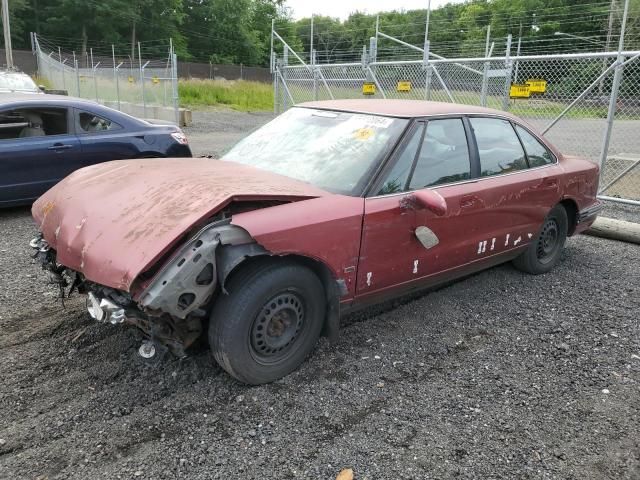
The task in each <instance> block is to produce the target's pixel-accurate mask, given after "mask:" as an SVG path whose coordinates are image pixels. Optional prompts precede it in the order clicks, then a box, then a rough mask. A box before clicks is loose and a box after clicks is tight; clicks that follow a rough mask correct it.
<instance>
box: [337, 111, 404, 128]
mask: <svg viewBox="0 0 640 480" xmlns="http://www.w3.org/2000/svg"><path fill="white" fill-rule="evenodd" d="M392 123H393V118H387V117H378V116H376V115H360V114H356V115H354V116H353V117H351V118H350V119H349V120H347V121H346V122H345V125H348V126H349V127H351V128H353V129H354V130H359V129H362V128H367V127H370V128H376V129H381V128H388V127H389V126H390V125H391V124H392Z"/></svg>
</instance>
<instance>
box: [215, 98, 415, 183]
mask: <svg viewBox="0 0 640 480" xmlns="http://www.w3.org/2000/svg"><path fill="white" fill-rule="evenodd" d="M407 123H408V120H405V119H398V118H389V117H382V116H377V115H364V114H358V113H345V112H334V111H327V110H314V109H310V108H291V109H290V110H288V111H287V112H285V113H283V114H282V115H280V116H279V117H277V118H276V119H274V120H273V121H271V122H269V123H268V124H267V125H265V126H264V127H262V128H260V129H258V130H256V131H255V132H253V133H252V134H251V135H249V136H248V137H246V138H245V139H243V140H241V141H240V142H239V143H238V144H236V145H235V146H234V147H233V148H232V149H231V150H229V152H227V153H226V154H225V155H224V156H223V157H222V159H223V160H231V161H234V162H238V163H243V164H245V165H252V166H254V167H257V168H260V169H262V170H268V171H270V172H274V173H279V174H281V175H286V176H288V177H292V178H295V179H297V180H302V181H304V182H308V183H310V184H312V185H315V186H317V187H320V188H322V189H324V190H329V191H332V192H338V193H344V194H351V195H353V194H359V191H360V190H362V188H363V184H364V182H365V181H366V179H367V178H368V176H369V175H368V174H369V172H371V170H372V169H374V168H375V167H376V165H377V164H378V162H379V160H380V159H381V158H382V157H383V156H384V155H385V154H386V153H387V152H388V151H389V150H390V149H391V148H392V147H393V145H394V144H395V142H396V140H397V139H398V137H399V136H400V135H401V134H402V131H403V130H404V128H405V126H406V125H407Z"/></svg>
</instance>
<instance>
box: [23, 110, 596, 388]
mask: <svg viewBox="0 0 640 480" xmlns="http://www.w3.org/2000/svg"><path fill="white" fill-rule="evenodd" d="M598 173H599V170H598V167H597V166H596V165H594V164H593V163H591V162H589V161H587V160H583V159H580V158H576V157H570V156H567V155H562V154H561V153H560V152H559V151H557V150H556V149H555V148H554V147H553V146H552V145H550V144H549V143H548V142H547V141H546V140H545V139H544V138H541V137H540V136H538V135H537V134H536V133H535V132H534V131H533V130H532V129H531V127H529V126H527V125H526V124H525V123H524V122H522V121H521V120H519V119H517V118H515V117H513V116H512V115H509V114H507V113H504V112H500V111H495V110H490V109H484V108H478V107H472V106H466V105H454V104H445V103H434V102H421V101H401V100H339V101H330V102H314V103H307V104H303V105H299V106H296V107H294V108H291V109H290V110H288V111H287V112H285V113H284V114H282V115H280V116H279V117H277V118H276V119H275V120H273V121H271V122H270V123H268V124H267V125H265V126H264V127H262V128H261V129H259V130H257V131H256V132H254V133H252V134H251V135H249V136H248V137H246V138H245V139H244V140H242V141H240V142H239V143H238V144H237V145H236V146H235V147H233V148H232V149H231V150H230V151H229V152H228V153H227V154H226V155H225V156H224V157H223V158H222V159H221V160H210V159H169V160H166V159H160V160H156V159H148V160H142V161H141V160H137V161H115V162H109V163H103V164H99V165H95V166H91V167H87V168H84V169H81V170H78V171H76V172H75V173H73V174H71V175H70V176H69V177H67V178H66V179H65V180H63V181H62V182H60V183H59V184H57V185H56V186H55V187H53V188H52V189H51V190H49V191H48V192H47V193H46V194H45V195H43V196H42V197H41V198H40V199H39V200H38V201H37V202H36V203H35V204H34V206H33V216H34V218H35V220H36V222H37V224H38V225H39V227H40V230H41V236H39V237H37V238H35V239H34V240H33V241H32V243H31V245H32V246H33V247H34V248H36V249H37V250H38V256H39V258H40V260H41V261H42V263H43V266H44V267H45V268H46V269H48V270H49V271H50V272H51V273H52V274H53V278H55V279H56V281H57V282H58V283H59V284H60V286H61V289H62V291H63V292H64V287H65V286H68V287H70V288H71V289H72V290H73V289H76V290H78V291H79V292H80V293H85V294H87V295H88V302H87V305H88V309H89V313H90V314H91V316H92V317H94V318H95V319H97V320H99V321H103V322H111V323H129V324H132V325H135V326H137V327H139V328H140V329H141V330H142V331H143V332H144V333H145V334H146V335H147V336H148V339H149V341H148V342H146V343H145V344H143V346H142V347H141V348H140V353H141V354H142V355H143V356H147V357H148V356H152V355H153V354H154V352H155V351H157V350H163V351H165V350H169V351H171V352H173V353H174V354H177V355H184V354H185V351H186V349H187V348H188V347H190V346H191V345H192V344H193V343H194V342H195V341H196V340H197V339H198V338H199V337H200V336H204V335H206V336H207V337H208V342H209V346H210V348H211V351H212V353H213V356H214V358H215V360H216V361H217V362H218V363H219V364H220V365H221V366H222V367H223V368H224V369H225V370H226V371H227V372H229V373H230V374H231V375H233V376H234V377H235V378H237V379H239V380H241V381H243V382H246V383H250V384H259V383H265V382H269V381H272V380H275V379H277V378H280V377H282V376H284V375H287V374H288V373H289V372H291V371H293V370H294V369H295V368H297V367H298V366H299V365H300V364H301V363H302V362H303V360H304V359H305V357H306V356H307V355H308V354H309V353H310V352H311V351H312V350H313V348H314V345H315V344H316V342H317V340H318V338H319V336H320V335H322V334H324V335H328V336H329V337H332V338H335V336H336V335H337V333H338V325H339V319H340V316H341V315H342V314H344V313H346V312H349V311H352V310H353V309H356V308H359V307H362V306H364V305H368V304H371V303H373V302H380V301H382V300H385V299H388V298H390V297H396V296H399V295H403V294H406V293H407V292H410V291H415V290H418V289H423V288H426V287H431V286H433V285H435V284H438V283H442V282H446V281H450V280H451V279H454V278H457V277H461V276H465V275H468V274H469V273H472V272H476V271H479V270H482V269H485V268H488V267H491V266H494V265H497V264H499V263H503V262H508V261H513V263H514V265H515V266H516V267H517V268H519V269H521V270H523V271H525V272H528V273H532V274H540V273H545V272H548V271H549V270H550V269H552V268H553V267H554V266H555V265H556V264H557V263H558V260H559V258H560V254H561V250H562V248H563V246H564V243H565V240H566V237H567V236H571V235H574V234H577V233H580V232H582V231H583V230H585V229H586V228H587V227H588V226H589V225H590V224H591V223H592V222H593V220H594V219H595V217H596V215H597V212H598V210H599V209H600V208H601V204H600V202H598V200H596V188H597V183H598Z"/></svg>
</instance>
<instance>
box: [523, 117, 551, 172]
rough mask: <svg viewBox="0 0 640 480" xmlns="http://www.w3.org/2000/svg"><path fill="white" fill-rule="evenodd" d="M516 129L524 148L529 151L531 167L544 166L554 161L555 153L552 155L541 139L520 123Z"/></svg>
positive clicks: (528, 156)
mask: <svg viewBox="0 0 640 480" xmlns="http://www.w3.org/2000/svg"><path fill="white" fill-rule="evenodd" d="M516 130H517V131H518V135H519V136H520V140H522V144H523V145H524V149H525V151H526V152H527V158H528V159H529V166H530V167H542V166H544V165H548V164H550V163H553V161H554V160H553V155H551V152H549V150H548V149H547V147H545V146H544V145H543V144H542V143H541V142H540V140H538V139H537V138H536V137H534V136H533V135H531V134H530V133H529V132H527V131H526V130H525V129H524V128H522V127H521V126H520V125H516Z"/></svg>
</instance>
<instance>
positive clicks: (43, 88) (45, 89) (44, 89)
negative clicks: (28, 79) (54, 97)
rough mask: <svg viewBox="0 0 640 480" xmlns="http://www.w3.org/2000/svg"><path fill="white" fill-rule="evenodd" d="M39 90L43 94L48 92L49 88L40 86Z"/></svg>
mask: <svg viewBox="0 0 640 480" xmlns="http://www.w3.org/2000/svg"><path fill="white" fill-rule="evenodd" d="M38 88H39V89H40V91H41V92H46V91H47V87H45V86H44V85H38Z"/></svg>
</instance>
